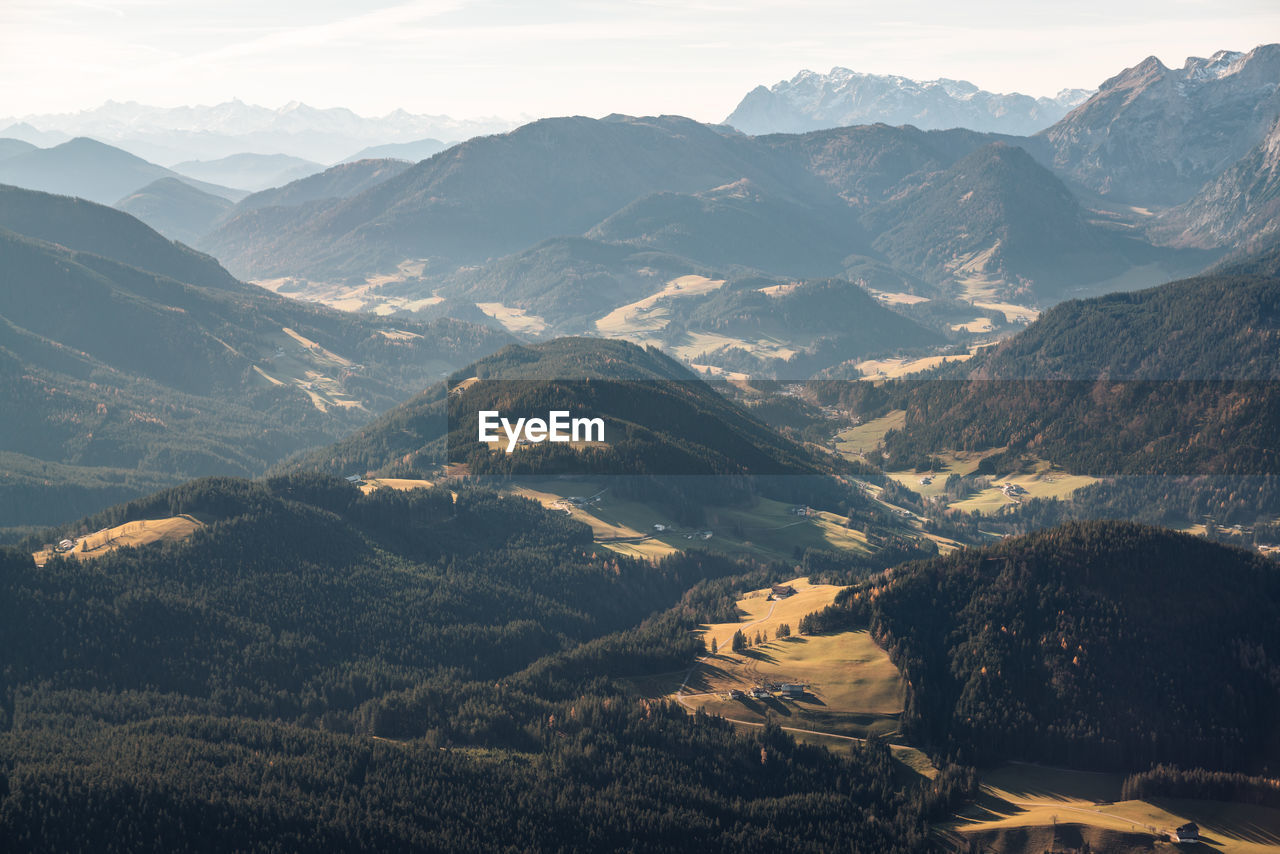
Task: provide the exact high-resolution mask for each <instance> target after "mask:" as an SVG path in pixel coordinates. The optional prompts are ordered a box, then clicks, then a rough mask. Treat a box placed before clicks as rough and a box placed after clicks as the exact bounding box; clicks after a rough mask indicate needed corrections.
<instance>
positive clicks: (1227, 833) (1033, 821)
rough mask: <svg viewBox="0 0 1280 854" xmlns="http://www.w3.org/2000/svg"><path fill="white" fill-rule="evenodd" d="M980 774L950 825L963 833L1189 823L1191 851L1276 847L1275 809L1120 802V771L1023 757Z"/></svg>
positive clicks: (1147, 829)
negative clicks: (977, 793) (971, 798)
mask: <svg viewBox="0 0 1280 854" xmlns="http://www.w3.org/2000/svg"><path fill="white" fill-rule="evenodd" d="M981 779H982V795H981V797H980V798H979V800H978V802H977V803H976V804H974V805H971V806H970V807H968V808H966V809H965V810H964V811H962V812H961V813H960V815H959V817H958V818H957V819H956V820H955V821H954V822H953V823H952V824H951V826H950V827H951V829H953V830H956V831H958V832H960V833H962V834H965V833H975V832H985V831H992V830H999V829H1002V828H1027V827H1043V828H1045V829H1046V831H1047V830H1048V829H1049V828H1051V827H1052V826H1053V825H1054V823H1055V821H1056V823H1057V824H1058V825H1059V826H1061V825H1064V824H1080V825H1087V826H1090V827H1096V828H1100V829H1103V830H1108V831H1114V832H1118V833H1140V834H1150V835H1158V834H1159V833H1160V832H1161V831H1163V830H1166V829H1168V828H1173V827H1177V826H1178V825H1180V824H1185V823H1186V822H1188V821H1194V822H1195V823H1196V824H1198V825H1199V826H1200V835H1201V837H1202V841H1203V845H1202V846H1201V847H1200V848H1199V849H1198V850H1210V851H1223V852H1232V854H1261V852H1264V851H1265V852H1273V854H1274V852H1275V851H1277V850H1280V810H1274V809H1268V808H1267V807H1257V806H1249V805H1244V804H1227V803H1221V802H1218V801H1192V800H1178V799H1157V800H1155V801H1153V802H1147V801H1120V800H1118V798H1119V797H1120V786H1121V783H1122V782H1123V778H1122V776H1121V775H1119V774H1103V773H1095V772H1089V771H1071V770H1067V769H1062V768H1050V767H1046V766H1041V765H1029V764H1024V763H1009V764H1006V765H1002V766H999V767H997V768H994V769H991V770H989V771H984V772H983V773H982V774H981ZM1042 835H1043V834H1042ZM1036 850H1040V849H1036ZM1169 850H1176V848H1175V847H1174V846H1170V848H1169Z"/></svg>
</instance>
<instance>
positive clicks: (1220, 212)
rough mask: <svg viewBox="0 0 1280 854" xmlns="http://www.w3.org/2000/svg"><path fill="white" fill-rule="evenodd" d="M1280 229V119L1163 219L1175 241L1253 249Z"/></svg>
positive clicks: (1163, 228)
mask: <svg viewBox="0 0 1280 854" xmlns="http://www.w3.org/2000/svg"><path fill="white" fill-rule="evenodd" d="M1278 233H1280V122H1278V123H1277V124H1276V125H1274V126H1273V127H1272V128H1271V132H1270V133H1268V134H1267V136H1266V137H1265V138H1264V139H1263V140H1262V142H1260V143H1258V145H1257V146H1256V147H1255V148H1254V149H1253V150H1252V151H1250V152H1249V153H1248V154H1246V155H1245V156H1244V157H1242V158H1240V159H1239V160H1238V161H1236V163H1235V164H1234V165H1232V166H1231V167H1229V168H1228V169H1227V170H1226V171H1225V172H1223V173H1222V174H1221V175H1219V176H1218V177H1216V178H1214V179H1213V180H1211V181H1209V183H1207V184H1205V186H1204V187H1203V188H1201V190H1200V192H1198V193H1197V194H1196V195H1195V196H1194V197H1193V198H1192V199H1191V200H1190V201H1189V202H1187V203H1186V204H1184V205H1180V206H1179V207H1177V208H1174V209H1173V210H1171V211H1169V212H1168V214H1166V215H1165V216H1164V217H1163V222H1162V226H1161V229H1160V234H1161V236H1163V237H1164V238H1165V239H1168V240H1169V241H1170V242H1173V243H1176V244H1179V245H1184V246H1196V247H1201V248H1206V249H1216V248H1219V247H1224V246H1238V247H1241V248H1243V249H1245V250H1249V249H1251V248H1254V247H1256V246H1259V245H1261V244H1263V243H1265V242H1266V241H1267V240H1269V239H1274V238H1275V236H1276V235H1277V234H1278Z"/></svg>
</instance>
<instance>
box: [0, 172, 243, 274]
mask: <svg viewBox="0 0 1280 854" xmlns="http://www.w3.org/2000/svg"><path fill="white" fill-rule="evenodd" d="M162 180H167V181H174V183H176V184H178V185H179V186H181V187H185V186H187V185H185V184H183V183H182V182H180V181H176V180H175V179H162ZM195 192H199V191H195ZM0 229H7V230H9V231H12V232H14V233H16V234H20V235H23V236H24V237H29V238H33V239H35V240H41V241H44V242H46V243H56V244H58V245H59V246H62V247H65V248H66V249H70V250H72V251H73V252H88V253H91V254H93V255H99V256H101V257H103V258H109V259H111V260H113V261H118V262H120V263H121V264H127V265H129V266H130V267H136V268H138V269H140V270H148V271H150V272H152V273H156V274H159V275H162V276H166V277H168V278H171V279H175V280H177V281H180V282H186V283H188V284H192V285H199V286H202V287H207V288H218V289H220V290H243V289H244V287H245V286H244V285H243V284H242V283H240V282H238V281H236V280H235V278H234V277H232V276H231V274H230V273H228V272H227V271H226V270H224V269H223V268H222V266H221V265H219V264H218V262H217V261H216V260H215V259H213V258H210V257H209V256H208V255H204V254H202V253H200V252H197V251H195V250H194V249H190V248H188V247H186V246H180V245H178V244H175V243H173V242H171V241H169V240H166V239H165V238H164V237H161V236H160V235H159V234H157V233H156V232H155V231H154V230H152V229H151V228H149V227H147V226H146V225H145V224H143V223H142V222H139V221H138V220H137V219H135V218H134V217H132V216H130V215H129V214H127V213H124V212H122V211H119V210H113V209H112V208H108V207H105V206H103V205H97V204H94V203H93V202H87V201H85V200H84V199H76V198H70V197H68V196H55V195H51V194H49V193H41V192H37V191H35V190H24V189H21V188H19V187H7V186H0Z"/></svg>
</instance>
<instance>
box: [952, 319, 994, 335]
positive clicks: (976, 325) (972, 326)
mask: <svg viewBox="0 0 1280 854" xmlns="http://www.w3.org/2000/svg"><path fill="white" fill-rule="evenodd" d="M994 328H995V327H994V326H992V325H991V319H990V318H987V317H975V318H974V319H973V320H970V321H968V322H966V323H953V324H951V331H952V332H960V331H961V330H963V331H965V332H970V333H973V334H974V335H981V334H982V333H984V332H990V331H991V330H993V329H994Z"/></svg>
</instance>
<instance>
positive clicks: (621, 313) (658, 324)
mask: <svg viewBox="0 0 1280 854" xmlns="http://www.w3.org/2000/svg"><path fill="white" fill-rule="evenodd" d="M722 285H724V280H723V279H708V278H707V277H706V276H680V277H679V278H676V279H672V280H671V281H669V282H667V283H666V285H665V286H664V287H663V288H662V290H660V291H658V292H657V293H656V294H650V295H649V296H647V297H645V298H644V299H642V300H637V301H635V302H633V303H628V304H627V305H623V306H619V307H618V308H615V309H614V310H613V311H611V312H609V313H608V314H606V315H605V316H604V317H602V318H600V319H599V320H597V321H596V329H597V330H598V331H599V332H601V333H602V334H604V335H608V336H610V337H614V338H618V337H627V336H629V335H637V334H639V335H643V334H647V333H650V332H656V331H657V330H659V329H662V328H663V327H665V326H666V325H667V321H668V319H669V317H670V309H669V308H668V307H667V306H665V305H659V304H658V303H659V302H661V301H663V300H668V301H669V300H671V299H675V298H679V297H689V296H700V295H702V294H709V293H711V292H712V291H714V290H717V289H718V288H720V287H721V286H722Z"/></svg>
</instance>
